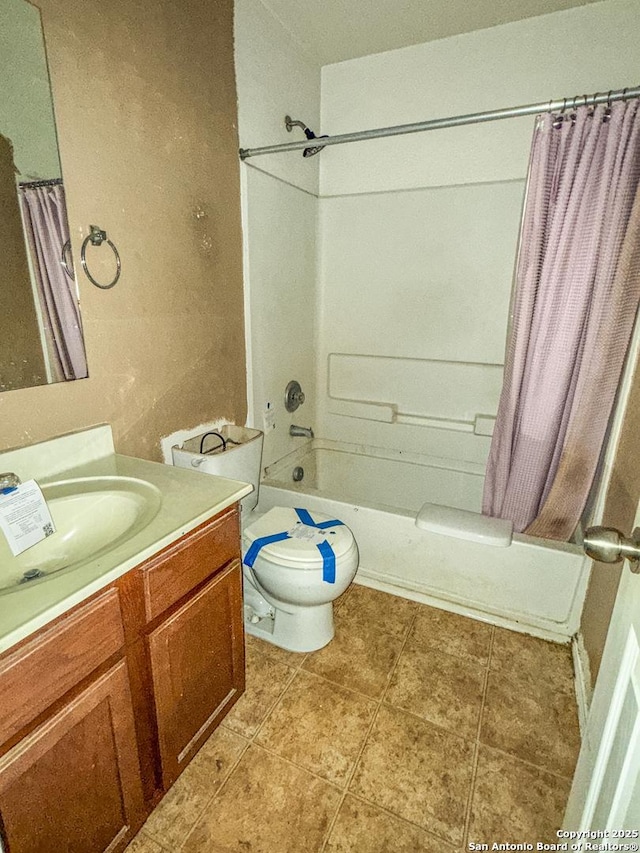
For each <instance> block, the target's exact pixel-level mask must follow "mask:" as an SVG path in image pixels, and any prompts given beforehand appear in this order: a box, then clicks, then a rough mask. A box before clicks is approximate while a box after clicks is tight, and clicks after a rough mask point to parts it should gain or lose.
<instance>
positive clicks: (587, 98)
mask: <svg viewBox="0 0 640 853" xmlns="http://www.w3.org/2000/svg"><path fill="white" fill-rule="evenodd" d="M637 97H640V86H635V87H634V88H627V89H616V90H615V91H614V90H611V91H610V92H605V93H600V92H596V93H595V94H594V95H576V97H575V98H559V99H558V100H555V101H547V102H543V103H541V104H526V105H525V106H522V107H509V108H507V109H502V110H490V111H489V112H484V113H469V114H468V115H462V116H450V117H449V118H436V119H430V120H429V121H418V122H415V123H413V124H398V125H395V126H394V127H377V128H374V129H373V130H358V131H356V132H355V133H341V134H339V135H337V136H323V137H319V139H321V140H322V141H321V142H320V144H321V145H322V146H323V147H324V146H325V145H343V144H345V143H347V142H361V141H362V140H364V139H380V138H382V137H384V136H401V135H404V134H405V133H421V132H422V131H423V130H441V129H442V128H445V127H460V126H461V125H464V124H479V123H481V122H485V121H498V120H499V119H503V118H515V117H517V116H528V115H535V114H537V113H543V112H554V111H555V110H562V111H564V110H567V109H575V108H576V107H581V106H596V104H611V103H613V102H614V101H626V100H628V99H630V98H637ZM308 147H309V140H308V139H302V140H300V142H284V143H282V144H280V145H265V146H264V147H262V148H241V149H240V159H241V160H247V159H248V158H249V157H260V156H261V155H263V154H280V153H281V152H284V151H300V149H303V148H308Z"/></svg>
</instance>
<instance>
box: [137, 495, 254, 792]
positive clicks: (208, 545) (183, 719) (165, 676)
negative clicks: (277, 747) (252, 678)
mask: <svg viewBox="0 0 640 853" xmlns="http://www.w3.org/2000/svg"><path fill="white" fill-rule="evenodd" d="M128 581H129V583H130V584H131V583H137V584H138V589H139V590H140V591H141V596H140V595H137V596H136V595H135V593H134V594H132V595H130V596H128V597H129V598H133V600H137V601H138V605H140V598H142V600H143V601H144V612H142V609H141V608H140V609H139V612H138V614H137V618H138V620H141V621H144V625H143V626H142V627H141V628H139V633H140V634H142V636H144V653H145V661H144V662H141V661H140V653H141V649H140V646H138V647H137V657H138V661H137V664H136V666H137V669H138V671H139V672H140V673H141V674H142V679H143V680H147V681H150V683H151V690H152V692H153V697H154V705H155V720H154V725H155V728H156V731H157V745H158V749H159V760H156V762H155V764H156V768H158V767H159V775H160V778H159V780H156V785H157V787H159V789H160V790H161V791H163V790H166V789H167V788H168V787H169V786H170V785H171V784H172V783H173V782H174V781H175V780H176V778H177V777H178V776H179V774H180V773H181V772H182V770H183V769H184V768H185V767H186V765H187V764H188V763H189V761H190V760H191V758H192V757H193V756H194V754H195V753H196V752H197V750H198V749H199V748H200V746H202V744H203V743H204V741H205V740H206V739H207V737H208V736H209V735H210V734H211V732H212V731H213V730H214V729H215V727H216V726H217V725H218V723H219V722H220V721H221V720H222V718H223V717H224V716H225V714H226V713H227V712H228V711H229V710H230V708H231V706H232V705H233V704H234V703H235V702H236V701H237V699H238V698H239V697H240V695H241V694H242V693H243V692H244V686H245V681H244V629H243V620H242V570H241V563H240V523H239V514H238V509H237V507H236V506H234V507H232V508H231V509H230V510H227V511H225V512H223V513H220V514H219V515H217V516H216V517H215V518H213V519H212V520H211V521H209V522H206V523H205V524H203V525H201V526H200V527H199V528H197V529H196V530H195V531H193V533H192V534H191V535H190V536H189V537H187V538H185V539H184V540H181V541H179V542H178V543H176V544H175V545H173V546H170V547H169V548H167V549H166V550H165V551H163V552H161V553H160V554H159V555H157V556H156V557H154V558H152V559H151V560H150V561H148V562H147V563H145V564H144V565H143V566H141V567H140V569H139V570H137V572H136V576H135V577H131V578H128ZM145 665H146V666H147V667H148V674H147V673H146V672H145ZM141 763H142V765H143V766H144V765H145V764H146V765H147V766H149V764H150V760H149V756H147V757H146V758H145V756H144V754H142V755H141ZM145 784H146V790H147V791H149V787H150V786H149V780H148V779H146V780H145Z"/></svg>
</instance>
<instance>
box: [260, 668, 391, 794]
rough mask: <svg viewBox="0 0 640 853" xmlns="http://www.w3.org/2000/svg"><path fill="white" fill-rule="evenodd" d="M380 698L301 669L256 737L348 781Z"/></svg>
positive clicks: (308, 765)
mask: <svg viewBox="0 0 640 853" xmlns="http://www.w3.org/2000/svg"><path fill="white" fill-rule="evenodd" d="M375 709H376V703H375V702H372V701H371V700H370V699H366V698H365V697H364V696H362V695H361V694H359V693H354V692H353V691H352V690H347V689H346V688H344V687H340V686H339V685H337V684H333V683H332V682H330V681H326V680H325V679H324V678H320V677H319V676H317V675H312V674H311V673H309V672H304V670H301V671H300V672H298V673H297V675H296V677H295V678H294V679H293V681H292V682H291V684H290V685H289V687H287V689H286V691H285V693H284V695H283V696H282V698H281V699H280V701H279V702H278V704H277V706H276V708H275V710H274V711H273V712H272V713H271V714H270V715H269V717H268V718H267V720H266V722H265V723H264V725H263V726H262V728H261V729H260V731H259V732H258V735H257V737H256V742H257V743H260V744H262V745H263V746H265V747H267V748H268V749H271V750H273V751H274V752H277V753H278V755H280V756H282V757H283V758H288V759H289V760H290V761H293V762H294V763H295V764H299V765H300V766H301V767H305V768H306V769H307V770H311V771H312V772H313V773H316V774H317V775H318V776H322V777H323V778H324V779H327V780H328V781H329V782H333V783H334V784H336V785H340V786H344V785H345V784H346V782H347V779H348V777H349V774H350V773H351V771H352V769H353V766H354V764H355V761H356V759H357V757H358V754H359V752H360V748H361V747H362V744H363V742H364V739H365V736H366V734H367V731H368V729H369V725H370V723H371V720H372V719H373V715H374V713H375Z"/></svg>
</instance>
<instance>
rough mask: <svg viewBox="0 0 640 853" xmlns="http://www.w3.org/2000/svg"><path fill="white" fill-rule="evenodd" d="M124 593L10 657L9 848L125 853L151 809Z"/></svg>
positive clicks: (1, 793) (2, 729)
mask: <svg viewBox="0 0 640 853" xmlns="http://www.w3.org/2000/svg"><path fill="white" fill-rule="evenodd" d="M123 654H124V632H123V626H122V618H121V615H120V605H119V596H118V592H117V590H115V589H110V590H107V591H106V592H104V593H101V594H99V595H98V596H97V597H96V598H94V599H93V600H92V601H90V602H88V603H84V604H83V605H81V606H79V607H78V608H76V609H75V611H73V612H72V613H70V614H68V615H65V616H64V617H61V618H60V619H58V620H57V621H56V622H55V623H53V624H52V625H51V626H48V627H47V628H45V629H43V630H42V631H41V632H39V633H38V634H36V635H35V636H34V637H32V638H29V640H28V641H27V642H26V643H24V644H23V645H21V646H20V647H19V648H17V649H16V650H12V651H10V652H9V653H7V654H6V655H4V656H3V657H2V658H0V698H1V700H2V701H1V711H0V733H1V735H2V737H1V738H0V744H2V743H4V746H2V748H1V749H0V822H1V827H2V837H3V844H4V848H3V849H4V850H6V851H7V853H51V851H52V850H65V851H68V853H87V851H91V853H93V851H106V850H109V851H116V850H123V849H124V847H125V846H126V844H127V843H128V842H129V841H130V840H131V838H132V837H133V835H134V833H135V832H136V831H137V829H138V827H139V826H140V825H141V823H142V821H143V820H144V816H145V804H144V800H143V793H142V784H141V779H140V770H139V766H138V760H137V746H136V736H135V727H134V719H133V707H132V702H131V693H130V689H129V679H128V675H127V666H126V662H125V660H124V657H123Z"/></svg>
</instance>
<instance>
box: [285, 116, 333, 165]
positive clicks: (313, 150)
mask: <svg viewBox="0 0 640 853" xmlns="http://www.w3.org/2000/svg"><path fill="white" fill-rule="evenodd" d="M284 126H285V127H286V128H287V131H288V132H289V133H291V131H292V130H293V128H294V127H299V128H301V129H302V130H303V131H304V135H305V136H306V137H307V139H324V136H316V135H315V133H314V132H313V131H312V130H311V129H310V128H308V127H307V125H306V124H305V123H304V122H303V121H298V120H297V119H292V118H291V116H285V117H284ZM325 136H326V134H325ZM323 148H324V145H312V146H310V147H309V148H305V149H304V151H303V152H302V156H303V157H313V156H314V155H315V154H319V153H320V151H322V149H323Z"/></svg>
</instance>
